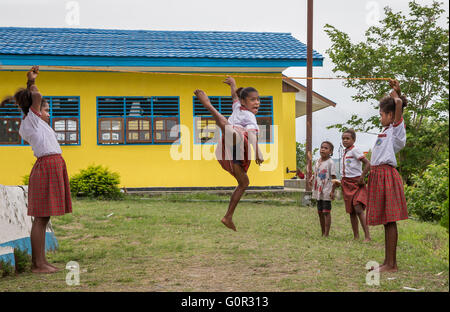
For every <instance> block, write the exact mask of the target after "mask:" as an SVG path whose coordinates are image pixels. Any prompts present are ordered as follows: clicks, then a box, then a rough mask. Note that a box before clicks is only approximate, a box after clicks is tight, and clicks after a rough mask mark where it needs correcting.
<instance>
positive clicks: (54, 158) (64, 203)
mask: <svg viewBox="0 0 450 312" xmlns="http://www.w3.org/2000/svg"><path fill="white" fill-rule="evenodd" d="M70 212H72V200H71V198H70V186H69V177H68V175H67V168H66V163H65V161H64V159H63V158H62V156H61V155H60V154H56V155H49V156H43V157H39V158H38V159H37V160H36V163H35V164H34V166H33V169H32V170H31V173H30V182H29V185H28V215H29V216H34V217H49V216H60V215H63V214H66V213H70Z"/></svg>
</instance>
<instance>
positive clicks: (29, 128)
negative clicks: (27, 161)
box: [19, 107, 62, 158]
mask: <svg viewBox="0 0 450 312" xmlns="http://www.w3.org/2000/svg"><path fill="white" fill-rule="evenodd" d="M39 116H40V113H38V112H35V111H34V110H33V109H32V108H31V107H30V110H29V112H28V114H27V115H26V116H25V118H24V119H23V120H22V122H21V123H20V128H19V134H20V136H21V137H22V138H23V139H24V140H25V141H27V142H28V143H30V145H31V149H32V150H33V153H34V156H36V157H37V158H39V157H42V156H46V155H53V154H61V153H62V151H61V147H60V146H59V143H58V140H57V139H56V133H55V131H54V130H53V129H52V128H51V127H50V126H49V125H48V124H47V123H46V122H45V121H43V120H42V119H41V118H40V117H39Z"/></svg>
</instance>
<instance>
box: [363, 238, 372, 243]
mask: <svg viewBox="0 0 450 312" xmlns="http://www.w3.org/2000/svg"><path fill="white" fill-rule="evenodd" d="M371 240H372V239H371V238H370V237H368V238H366V239H364V240H363V242H365V243H367V242H370V241H371Z"/></svg>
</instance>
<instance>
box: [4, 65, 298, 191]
mask: <svg viewBox="0 0 450 312" xmlns="http://www.w3.org/2000/svg"><path fill="white" fill-rule="evenodd" d="M237 75H242V73H240V74H237ZM251 75H257V74H254V73H252V74H251ZM264 75H272V76H277V77H278V76H279V77H280V78H281V74H264ZM223 80H224V79H223V78H221V77H204V76H182V75H161V74H148V73H108V72H41V73H40V75H39V77H38V79H37V86H38V88H39V90H40V92H41V93H42V94H43V95H44V96H45V95H46V96H79V97H80V145H75V146H61V148H62V151H63V154H62V155H63V157H64V159H65V160H66V163H67V167H68V172H69V177H71V176H72V175H74V174H76V173H77V172H79V170H80V169H84V168H86V167H87V166H88V165H91V164H95V165H104V166H107V167H108V168H109V169H110V170H112V171H114V172H118V173H119V174H120V180H121V187H127V188H135V187H217V186H235V185H236V181H235V180H234V178H233V177H232V176H231V175H230V174H229V173H228V172H226V171H224V170H223V169H222V168H221V166H220V164H219V163H218V162H217V160H216V159H210V160H205V159H202V160H193V158H194V155H195V153H197V155H198V154H199V153H201V150H200V149H201V148H210V149H211V152H213V151H214V149H215V147H216V145H208V146H205V145H200V144H194V137H193V122H194V119H193V95H194V94H193V91H194V90H195V89H197V88H199V89H203V90H204V91H205V92H206V93H207V94H208V95H209V96H229V95H230V88H229V86H228V85H226V84H224V83H223ZM0 81H2V84H1V85H0V96H1V97H2V98H3V97H4V96H6V95H12V94H13V93H14V92H15V91H16V90H17V89H18V87H20V86H25V83H26V74H25V72H23V71H2V72H0ZM236 81H237V85H238V86H244V87H245V86H253V87H255V88H256V89H257V90H259V92H260V96H272V97H273V124H274V125H277V126H278V133H277V131H274V134H275V137H274V140H273V143H270V144H260V148H261V149H262V151H263V153H264V155H265V159H266V162H265V164H264V165H263V166H262V167H258V165H256V163H255V162H252V164H251V166H250V169H249V171H248V175H249V178H250V185H251V186H283V185H284V179H285V178H290V177H292V176H293V174H286V167H289V169H290V170H294V169H295V168H296V161H295V157H296V152H295V94H294V93H283V92H282V82H281V79H258V78H236ZM97 96H179V98H180V124H181V125H185V126H186V127H187V128H188V129H189V134H188V136H184V133H183V134H182V139H181V141H182V142H186V141H185V140H187V142H189V144H187V145H179V146H178V149H180V150H181V149H182V148H183V149H186V148H188V149H189V156H190V157H189V158H190V159H181V160H173V159H172V158H171V156H170V150H171V148H172V146H171V145H170V144H166V145H98V144H97V113H96V99H97ZM277 143H278V144H277ZM277 148H278V151H277V153H276V155H273V153H272V156H271V158H269V153H268V151H269V149H272V151H273V149H277ZM275 156H276V157H275ZM276 158H278V159H276ZM34 162H35V157H34V156H33V152H32V150H31V147H30V146H5V145H2V146H0V184H3V185H20V184H22V177H23V176H24V175H26V174H29V173H30V171H31V168H32V166H33V164H34ZM291 168H292V169H291Z"/></svg>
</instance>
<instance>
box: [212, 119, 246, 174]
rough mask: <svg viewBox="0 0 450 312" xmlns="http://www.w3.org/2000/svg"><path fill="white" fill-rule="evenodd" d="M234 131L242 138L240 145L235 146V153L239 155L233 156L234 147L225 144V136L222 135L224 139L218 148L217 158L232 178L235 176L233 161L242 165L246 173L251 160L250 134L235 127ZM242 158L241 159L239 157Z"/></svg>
mask: <svg viewBox="0 0 450 312" xmlns="http://www.w3.org/2000/svg"><path fill="white" fill-rule="evenodd" d="M233 129H234V130H236V132H237V133H238V134H239V135H240V136H241V140H240V142H241V143H240V144H239V143H238V144H236V145H235V151H234V152H235V153H236V154H237V155H233V147H232V146H231V144H230V145H228V144H225V136H224V135H222V139H221V140H220V141H219V143H218V144H217V148H216V158H217V160H218V161H219V163H220V165H221V166H222V168H223V169H225V170H226V171H228V172H229V173H230V174H231V175H232V176H234V170H233V160H234V161H235V162H236V160H237V162H238V163H239V164H240V166H241V167H242V169H244V171H245V172H247V171H248V168H249V167H250V162H251V160H250V159H249V151H248V132H247V131H245V129H244V128H241V127H235V126H233ZM239 156H241V157H239Z"/></svg>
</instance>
